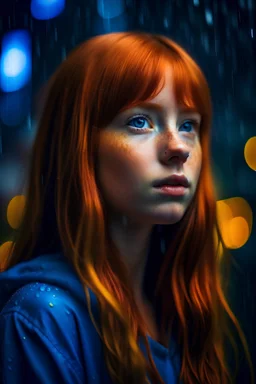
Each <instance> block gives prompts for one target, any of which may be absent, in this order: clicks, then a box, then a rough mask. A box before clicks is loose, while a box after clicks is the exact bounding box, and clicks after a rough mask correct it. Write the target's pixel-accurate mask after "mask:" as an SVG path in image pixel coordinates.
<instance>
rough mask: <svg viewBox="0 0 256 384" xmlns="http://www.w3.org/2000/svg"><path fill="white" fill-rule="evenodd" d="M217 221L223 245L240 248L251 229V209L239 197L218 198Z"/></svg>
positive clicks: (246, 239)
mask: <svg viewBox="0 0 256 384" xmlns="http://www.w3.org/2000/svg"><path fill="white" fill-rule="evenodd" d="M217 221H218V224H219V228H220V232H221V235H222V238H223V241H224V244H225V246H226V247H227V248H229V249H237V248H241V247H242V246H243V245H244V244H245V243H246V242H247V241H248V239H249V237H250V234H251V231H252V222H253V215H252V209H251V207H250V205H249V204H248V203H247V201H246V200H245V199H243V198H241V197H232V198H230V199H226V200H219V201H218V202H217Z"/></svg>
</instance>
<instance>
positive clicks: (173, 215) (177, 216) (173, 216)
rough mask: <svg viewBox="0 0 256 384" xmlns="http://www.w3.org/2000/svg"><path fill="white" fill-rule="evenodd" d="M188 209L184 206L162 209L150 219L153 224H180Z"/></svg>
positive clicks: (157, 210)
mask: <svg viewBox="0 0 256 384" xmlns="http://www.w3.org/2000/svg"><path fill="white" fill-rule="evenodd" d="M186 208H187V207H184V206H183V205H180V204H175V205H172V206H171V207H170V206H169V207H166V206H165V207H161V208H160V209H156V210H155V211H154V212H152V216H151V217H150V218H148V220H149V221H151V222H152V224H154V225H155V224H158V225H170V224H176V223H178V222H179V221H180V220H181V219H182V218H183V216H184V215H185V212H186Z"/></svg>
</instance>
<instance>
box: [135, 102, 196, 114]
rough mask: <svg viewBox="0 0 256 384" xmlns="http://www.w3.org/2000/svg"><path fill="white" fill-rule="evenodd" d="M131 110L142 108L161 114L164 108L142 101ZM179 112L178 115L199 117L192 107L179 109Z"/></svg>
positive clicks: (157, 104)
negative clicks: (194, 114) (185, 114)
mask: <svg viewBox="0 0 256 384" xmlns="http://www.w3.org/2000/svg"><path fill="white" fill-rule="evenodd" d="M132 108H143V109H148V110H151V111H156V112H163V111H164V107H163V106H162V105H161V104H159V103H152V102H149V101H143V102H140V103H138V104H135V105H134V106H133V107H132ZM179 112H180V113H197V114H199V115H200V113H199V112H198V110H197V109H196V108H193V107H180V108H179Z"/></svg>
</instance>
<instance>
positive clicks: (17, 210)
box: [7, 195, 26, 229]
mask: <svg viewBox="0 0 256 384" xmlns="http://www.w3.org/2000/svg"><path fill="white" fill-rule="evenodd" d="M25 204H26V198H25V196H24V195H18V196H15V197H14V198H13V199H12V200H11V201H10V202H9V204H8V208H7V221H8V224H9V225H10V226H11V227H12V228H13V229H18V228H19V226H20V224H21V222H22V218H23V213H24V208H25Z"/></svg>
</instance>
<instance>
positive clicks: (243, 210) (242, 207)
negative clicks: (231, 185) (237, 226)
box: [225, 197, 253, 235]
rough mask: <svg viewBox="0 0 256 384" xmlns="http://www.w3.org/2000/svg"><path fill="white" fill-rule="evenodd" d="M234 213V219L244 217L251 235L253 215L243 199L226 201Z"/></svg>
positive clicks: (234, 198)
mask: <svg viewBox="0 0 256 384" xmlns="http://www.w3.org/2000/svg"><path fill="white" fill-rule="evenodd" d="M225 201H226V204H228V206H229V207H230V209H231V211H232V216H233V218H235V217H239V216H241V217H243V218H244V219H245V220H246V221H247V224H248V226H249V235H250V234H251V231H252V222H253V214H252V209H251V207H250V205H249V204H248V203H247V201H246V200H245V199H243V198H242V197H231V198H230V199H227V200H225Z"/></svg>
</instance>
